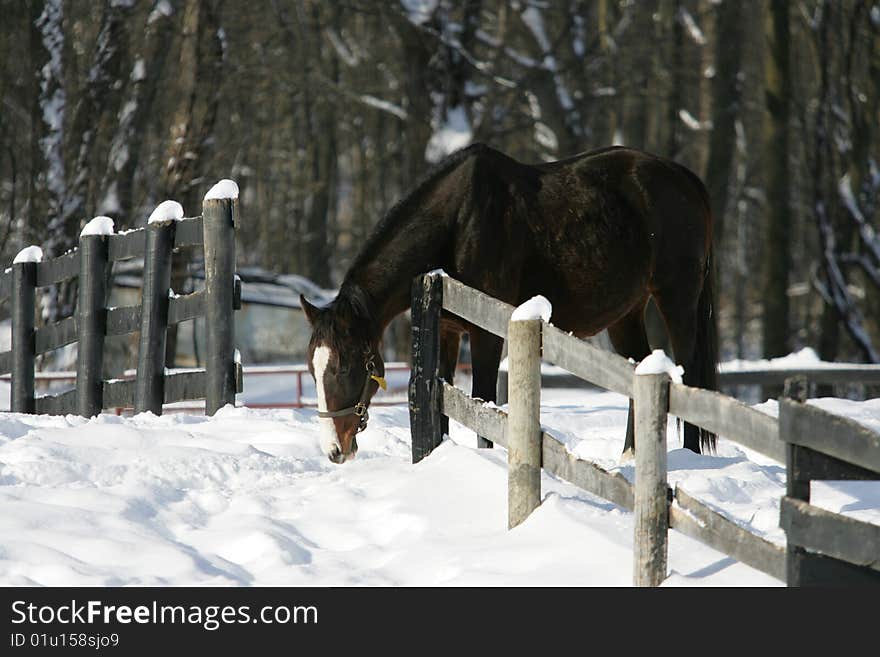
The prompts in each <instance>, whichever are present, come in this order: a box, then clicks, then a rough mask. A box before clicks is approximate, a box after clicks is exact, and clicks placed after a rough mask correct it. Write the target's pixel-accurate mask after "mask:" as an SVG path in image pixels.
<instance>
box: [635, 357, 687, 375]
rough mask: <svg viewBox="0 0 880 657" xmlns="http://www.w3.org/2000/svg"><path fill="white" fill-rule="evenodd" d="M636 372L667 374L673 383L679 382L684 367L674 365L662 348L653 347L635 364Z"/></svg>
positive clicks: (640, 373)
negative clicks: (648, 353) (649, 353)
mask: <svg viewBox="0 0 880 657" xmlns="http://www.w3.org/2000/svg"><path fill="white" fill-rule="evenodd" d="M635 373H636V374H639V375H642V374H668V375H669V378H670V379H672V380H673V381H674V382H675V383H681V377H682V375H683V374H684V368H683V367H682V366H681V365H676V364H675V363H673V362H672V359H671V358H669V356H667V355H666V352H665V351H663V350H662V349H655V350H654V351H652V352H651V355H650V356H648V357H646V358H644V359H643V360H642V362H641V363H639V364H638V365H637V366H636V372H635Z"/></svg>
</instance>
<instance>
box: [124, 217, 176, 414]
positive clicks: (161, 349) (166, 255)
mask: <svg viewBox="0 0 880 657" xmlns="http://www.w3.org/2000/svg"><path fill="white" fill-rule="evenodd" d="M176 225H177V222H176V221H174V220H168V221H160V222H156V221H152V222H150V223H148V224H147V227H146V230H145V235H146V237H145V247H144V280H143V287H142V288H141V289H142V292H141V333H140V338H139V341H138V362H137V380H136V381H135V393H134V409H135V412H137V413H141V412H143V411H152V412H153V413H155V414H156V415H161V414H162V404H163V402H164V401H165V342H166V338H167V334H168V304H169V300H168V292H169V290H170V289H171V254H172V249H173V247H174V229H175V226H176Z"/></svg>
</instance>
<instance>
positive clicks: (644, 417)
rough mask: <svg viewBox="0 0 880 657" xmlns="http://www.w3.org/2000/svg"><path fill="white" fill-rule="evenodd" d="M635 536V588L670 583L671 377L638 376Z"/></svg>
mask: <svg viewBox="0 0 880 657" xmlns="http://www.w3.org/2000/svg"><path fill="white" fill-rule="evenodd" d="M633 400H634V405H635V443H636V444H635V465H636V482H635V508H634V514H635V535H634V540H633V585H634V586H659V585H660V583H661V582H663V580H664V579H666V555H667V546H666V541H667V528H668V526H669V509H668V506H667V504H668V502H667V490H668V486H667V483H666V413H667V411H668V409H669V375H668V374H666V373H660V374H635V375H634V377H633Z"/></svg>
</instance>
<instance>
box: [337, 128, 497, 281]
mask: <svg viewBox="0 0 880 657" xmlns="http://www.w3.org/2000/svg"><path fill="white" fill-rule="evenodd" d="M488 148H489V147H488V146H486V145H485V144H482V143H474V144H471V145H470V146H466V147H465V148H461V149H459V150H457V151H455V152H453V153H451V154H449V155H448V156H446V157H445V158H444V159H443V160H441V161H440V162H438V163H437V164H435V165H434V166H432V167H431V168H430V169H428V171H427V172H426V173H425V174H423V175H422V176H421V177H420V178H419V180H418V181H417V182H416V183H415V185H413V186H412V187H411V188H410V190H409V191H408V192H407V193H406V194H405V195H404V196H403V197H401V198H400V199H399V200H398V201H397V202H396V203H395V204H394V205H392V206H391V208H390V209H389V210H388V211H387V212H386V213H385V216H384V217H382V219H380V220H379V222H378V223H377V224H376V226H375V227H374V228H373V230H372V232H371V233H370V236H369V237H368V238H367V241H366V242H364V245H363V246H362V247H361V250H360V251H359V252H358V254H357V256H356V257H355V259H354V262H353V263H352V265H351V267H349V269H348V273H347V274H346V276H345V279H346V281H347V280H348V276H349V274H350V273H351V272H352V271H355V270H357V269H359V268H360V267H361V266H363V265H364V264H365V260H367V258H369V257H371V256H372V254H373V253H374V252H375V251H376V250H377V247H378V246H379V244H380V243H381V241H382V240H383V239H384V238H385V236H386V235H387V234H388V233H389V232H393V231H394V230H395V228H396V227H397V225H398V224H399V222H400V221H401V220H403V219H405V218H406V217H407V216H408V212H407V209H408V208H409V207H410V206H411V205H412V204H413V203H416V202H418V200H419V199H420V198H421V197H422V195H423V194H424V193H425V192H426V191H427V190H428V189H429V188H430V187H431V186H432V185H434V183H436V182H437V180H439V179H440V178H442V177H443V176H445V175H446V174H448V173H449V172H450V171H452V170H454V169H455V168H456V167H457V166H458V165H460V164H461V163H462V162H464V161H465V160H467V159H468V157H470V156H471V155H473V154H474V153H476V152H478V151H482V150H486V149H488ZM342 285H343V287H346V283H345V282H343V284H342Z"/></svg>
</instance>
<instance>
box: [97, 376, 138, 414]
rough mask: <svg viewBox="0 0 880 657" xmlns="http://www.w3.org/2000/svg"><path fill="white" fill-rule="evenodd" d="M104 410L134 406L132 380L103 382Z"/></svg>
mask: <svg viewBox="0 0 880 657" xmlns="http://www.w3.org/2000/svg"><path fill="white" fill-rule="evenodd" d="M103 394H104V397H103V403H104V408H131V407H132V406H134V379H114V380H111V381H104V391H103Z"/></svg>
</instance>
